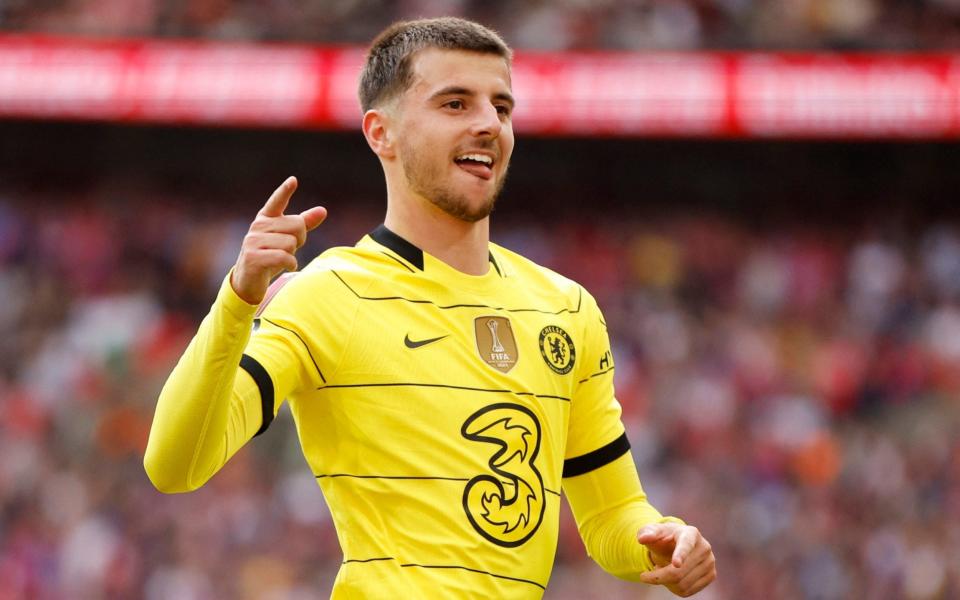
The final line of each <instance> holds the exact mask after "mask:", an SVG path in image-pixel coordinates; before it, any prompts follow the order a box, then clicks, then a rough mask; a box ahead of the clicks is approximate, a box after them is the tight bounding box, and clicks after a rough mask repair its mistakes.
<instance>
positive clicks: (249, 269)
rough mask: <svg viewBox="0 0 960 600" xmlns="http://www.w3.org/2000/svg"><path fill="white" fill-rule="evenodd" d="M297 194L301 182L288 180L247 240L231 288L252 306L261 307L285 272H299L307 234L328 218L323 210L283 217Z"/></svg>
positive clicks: (294, 179) (235, 267)
mask: <svg viewBox="0 0 960 600" xmlns="http://www.w3.org/2000/svg"><path fill="white" fill-rule="evenodd" d="M296 190H297V178H296V177H288V178H287V180H286V181H284V182H283V183H282V184H280V187H278V188H277V189H276V190H274V192H273V194H271V195H270V198H268V199H267V203H266V204H264V205H263V208H261V209H260V212H258V213H257V218H256V219H254V220H253V223H251V224H250V230H249V231H248V232H247V235H246V236H244V238H243V244H242V245H241V247H240V256H239V257H238V258H237V264H236V266H234V268H233V273H232V274H231V275H230V285H231V286H233V291H235V292H236V293H237V295H238V296H240V297H241V298H243V300H244V301H245V302H247V303H248V304H260V302H261V301H262V300H263V297H264V296H265V295H266V293H267V288H268V287H269V286H270V280H271V279H273V278H274V277H275V276H276V275H277V274H279V273H280V272H281V271H284V270H287V271H296V270H297V259H296V257H295V256H294V253H295V252H296V251H297V250H298V249H300V247H301V246H303V244H304V242H306V241H307V232H309V231H312V230H313V229H315V228H316V227H317V226H318V225H320V223H323V220H324V219H325V218H327V209H325V208H323V207H322V206H315V207H313V208H311V209H309V210H305V211H303V212H302V213H300V214H299V215H285V214H283V211H284V210H286V208H287V204H288V203H289V202H290V197H291V196H293V192H295V191H296Z"/></svg>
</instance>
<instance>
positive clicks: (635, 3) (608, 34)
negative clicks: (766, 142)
mask: <svg viewBox="0 0 960 600" xmlns="http://www.w3.org/2000/svg"><path fill="white" fill-rule="evenodd" d="M439 14H446V15H456V16H464V17H467V18H472V19H476V20H479V21H481V22H483V23H486V24H487V25H490V26H492V27H494V28H496V29H497V30H499V31H500V32H501V33H502V34H504V36H505V37H506V39H508V40H510V42H511V44H512V45H514V46H515V47H517V48H524V49H540V50H563V49H595V48H603V49H618V50H643V49H695V48H709V49H729V48H737V49H743V48H770V47H774V48H804V49H817V48H833V49H837V48H841V49H864V48H883V49H901V50H916V49H931V50H940V49H945V48H957V47H958V46H960V2H958V1H957V0H843V1H842V2H840V1H836V0H791V1H790V2H772V1H767V0H557V1H550V2H547V1H544V0H537V1H528V0H512V1H508V0H499V1H489V0H488V1H484V2H478V1H475V0H473V1H471V0H402V1H399V2H386V1H384V0H328V1H324V2H309V3H303V2H294V1H292V0H271V1H268V2H264V1H262V0H189V1H187V0H42V1H37V0H5V1H4V2H0V29H7V30H29V31H34V32H38V31H39V32H48V33H70V34H83V35H101V36H102V35H108V36H160V37H201V38H214V39H242V40H283V41H291V40H292V41H306V42H323V43H359V44H367V43H368V42H369V40H371V39H372V38H373V36H374V35H376V34H377V32H379V31H380V30H381V29H382V28H383V27H385V26H386V25H387V24H389V23H391V22H393V21H394V20H396V19H398V18H410V17H412V16H432V15H439Z"/></svg>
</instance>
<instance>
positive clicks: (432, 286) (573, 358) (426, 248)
mask: <svg viewBox="0 0 960 600" xmlns="http://www.w3.org/2000/svg"><path fill="white" fill-rule="evenodd" d="M510 61H511V51H510V49H509V48H508V47H507V46H506V44H505V43H504V42H503V40H502V39H501V38H500V37H499V36H498V35H497V34H496V33H494V32H492V31H490V30H488V29H486V28H484V27H482V26H480V25H477V24H475V23H472V22H468V21H464V20H460V19H454V18H444V19H432V20H421V21H412V22H403V23H397V24H394V25H393V26H391V27H390V28H388V29H387V30H385V31H384V32H383V33H382V34H380V36H379V37H378V38H377V39H376V40H375V41H374V42H373V45H372V48H371V49H370V52H369V54H368V56H367V59H366V64H365V66H364V69H363V73H362V75H361V81H360V102H361V105H362V108H363V111H364V114H363V134H364V136H365V137H366V140H367V142H368V144H369V145H370V148H371V149H372V150H373V152H374V153H375V154H376V155H377V157H378V158H379V160H380V163H381V164H382V166H383V171H384V175H385V177H386V183H387V211H386V217H385V219H384V222H383V225H381V226H379V227H377V228H376V229H375V230H374V231H372V232H371V233H370V234H369V235H366V236H364V237H363V238H362V239H361V240H360V241H359V242H358V243H357V245H356V246H354V247H349V248H331V249H329V250H327V251H326V252H324V253H323V254H321V255H320V256H319V257H317V258H315V259H314V260H313V261H312V262H310V264H309V265H307V266H306V268H304V269H303V270H302V271H299V272H297V271H296V270H297V266H298V265H297V260H296V258H295V256H294V254H295V252H296V251H297V249H298V248H300V247H301V246H302V245H303V243H304V240H305V238H306V236H307V234H308V232H309V231H310V230H312V229H314V228H315V227H317V226H318V225H320V223H321V222H322V221H323V220H324V218H325V217H326V210H325V209H324V208H322V207H314V208H310V209H309V210H306V211H304V212H301V213H299V214H296V213H295V212H294V213H289V212H288V204H289V201H290V198H291V196H292V195H293V193H294V191H295V190H296V187H297V182H296V179H294V178H292V177H291V178H289V179H287V180H286V181H285V182H284V183H283V184H282V185H281V186H280V187H279V188H277V190H276V191H275V192H274V193H273V195H272V196H270V198H269V199H268V200H267V202H266V204H264V206H263V208H262V209H261V210H260V212H259V213H258V214H257V217H256V219H255V220H254V221H253V223H252V225H251V226H250V230H249V232H248V233H247V235H246V237H245V238H244V241H243V245H242V247H241V249H240V255H239V257H238V259H237V262H236V265H235V266H234V268H233V269H232V270H231V272H230V274H229V276H228V277H225V279H224V283H223V286H222V287H221V289H220V292H219V294H218V296H217V299H216V301H215V302H214V304H213V307H212V308H211V310H210V314H209V315H208V316H207V317H206V318H205V319H204V321H203V323H202V325H201V326H200V329H199V331H198V332H197V335H196V337H195V338H194V339H193V341H192V342H191V343H190V345H189V347H188V348H187V350H186V352H185V353H184V355H183V357H182V358H181V359H180V362H179V364H178V365H177V366H176V368H175V369H174V371H173V373H172V374H171V375H170V378H169V380H168V381H167V383H166V385H165V386H164V388H163V391H162V392H161V394H160V399H159V402H158V405H157V412H156V416H155V419H154V422H153V427H152V429H151V431H150V441H149V445H148V447H147V452H146V457H145V461H144V462H145V466H146V470H147V473H148V475H149V476H150V479H151V481H153V483H154V485H155V486H156V487H157V488H158V489H159V490H161V491H163V492H185V491H190V490H194V489H196V488H198V487H200V486H201V485H203V483H204V482H206V481H207V480H208V479H209V478H210V477H211V476H212V475H213V474H214V473H216V472H217V470H219V469H220V468H221V467H222V466H223V465H224V463H226V461H227V460H228V459H229V458H230V457H231V456H232V455H233V454H234V453H235V452H236V451H237V450H238V449H239V448H240V447H241V446H242V445H243V444H244V443H245V442H247V440H249V439H251V438H252V437H254V436H256V435H258V434H259V433H261V432H263V431H264V430H265V429H266V428H267V427H268V426H269V425H270V422H271V420H272V419H273V418H274V415H275V414H276V413H277V410H278V408H279V406H280V404H281V402H283V401H284V400H286V401H287V402H289V404H290V409H291V412H292V413H293V417H294V420H295V422H296V427H297V431H298V434H299V437H300V442H301V445H302V447H303V452H304V455H305V457H306V459H307V462H308V464H309V466H310V468H311V469H312V470H313V473H314V475H315V476H316V479H317V483H318V484H319V485H320V487H321V488H322V490H323V493H324V496H325V498H326V500H327V502H328V504H329V506H330V510H331V512H332V515H333V519H334V522H335V524H336V529H337V534H338V537H339V539H340V545H341V547H342V549H343V564H342V566H341V567H340V571H339V574H338V576H337V579H336V582H335V583H334V586H333V598H389V599H396V598H410V599H412V598H468V597H469V598H498V599H499V598H539V597H541V596H542V594H543V592H544V590H545V589H546V586H547V583H548V581H549V579H550V571H551V568H552V565H553V557H554V553H555V550H556V545H557V531H558V518H559V514H560V501H561V491H563V492H564V493H565V494H566V496H567V499H568V501H569V502H570V506H571V507H572V509H573V514H574V516H575V518H576V521H577V525H578V527H579V531H580V534H581V536H582V537H583V540H584V543H585V545H586V547H587V550H588V551H589V553H590V556H591V557H593V559H594V560H596V561H597V562H598V563H599V564H600V565H601V566H602V567H603V568H604V569H606V570H607V571H609V572H610V573H613V574H614V575H616V576H618V577H622V578H625V579H630V580H634V581H641V582H644V583H649V584H661V585H664V586H666V587H667V588H669V589H670V590H671V591H673V592H674V593H675V594H677V595H680V596H689V595H692V594H695V593H696V592H698V591H699V590H701V589H703V588H704V587H706V586H707V585H709V584H710V582H712V581H713V580H714V579H715V578H716V569H715V560H714V556H713V552H712V550H711V549H710V544H709V543H708V542H707V540H706V539H704V537H703V536H702V535H701V534H700V532H699V531H698V530H697V529H696V528H695V527H691V526H688V525H686V524H684V523H683V522H682V521H680V520H679V519H676V518H672V517H663V516H662V515H661V514H660V513H659V512H657V510H656V509H655V508H654V507H653V506H651V505H650V504H649V503H648V502H647V498H646V495H645V494H644V492H643V489H642V488H641V486H640V481H639V478H638V476H637V471H636V467H635V465H634V462H633V459H632V457H631V455H630V446H629V444H628V442H627V437H626V434H625V433H624V428H623V424H622V423H621V420H620V406H619V404H618V403H617V400H616V399H615V397H614V390H613V369H614V365H613V357H612V355H611V352H610V344H609V340H608V336H607V331H606V326H605V324H604V321H603V317H602V315H601V313H600V310H599V308H598V307H597V304H596V301H595V300H594V299H593V297H591V296H590V294H589V293H587V292H586V291H585V290H584V289H583V288H582V287H580V286H579V285H577V284H576V283H574V282H573V281H570V280H569V279H566V278H564V277H562V276H560V275H558V274H556V273H554V272H552V271H549V270H548V269H545V268H543V267H540V266H538V265H535V264H533V263H532V262H530V261H529V260H526V259H525V258H523V257H521V256H519V255H517V254H514V253H513V252H510V251H509V250H507V249H505V248H502V247H500V246H498V245H496V244H493V243H491V242H490V239H489V233H490V230H489V226H490V219H489V215H490V212H491V210H492V209H493V205H494V200H495V199H496V197H497V194H498V192H499V191H500V188H501V187H502V186H503V182H504V179H505V177H506V174H507V167H508V166H509V164H510V155H511V153H512V151H513V144H514V137H513V128H512V125H511V114H512V112H513V107H514V98H513V96H512V94H511V81H510ZM282 271H287V273H286V274H284V275H281V276H280V278H278V279H276V281H273V283H272V284H271V281H272V280H273V278H274V277H276V276H277V275H278V274H280V273H281V272H282ZM585 592H586V590H585Z"/></svg>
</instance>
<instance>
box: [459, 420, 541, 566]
mask: <svg viewBox="0 0 960 600" xmlns="http://www.w3.org/2000/svg"><path fill="white" fill-rule="evenodd" d="M460 433H461V434H462V435H463V437H465V438H467V439H468V440H471V441H474V442H485V443H488V444H496V445H497V446H499V447H500V449H499V450H497V451H496V452H495V453H494V454H493V456H491V457H490V460H489V462H488V464H489V466H490V470H491V471H492V474H488V473H484V474H482V475H477V476H476V477H474V478H473V479H471V480H470V481H468V482H467V486H466V488H464V490H463V509H464V511H466V513H467V518H468V519H470V523H471V524H472V525H473V527H474V529H476V530H477V532H479V533H480V535H482V536H483V537H485V538H486V539H488V540H490V541H491V542H493V543H494V544H497V545H499V546H506V547H510V548H512V547H515V546H519V545H520V544H523V543H524V542H526V541H527V540H528V539H530V536H532V535H533V534H534V533H535V532H536V531H537V528H539V527H540V523H541V521H543V512H544V510H545V508H546V502H544V490H543V477H542V476H541V475H540V471H538V470H537V467H536V465H535V464H534V461H536V459H537V455H538V454H539V453H540V422H539V421H537V417H536V416H535V415H534V414H533V412H531V411H530V409H528V408H526V407H524V406H521V405H519V404H510V403H500V404H492V405H490V406H486V407H484V408H482V409H480V410H478V411H477V412H475V413H473V414H472V415H470V417H469V418H468V419H467V420H466V422H464V424H463V427H461V428H460Z"/></svg>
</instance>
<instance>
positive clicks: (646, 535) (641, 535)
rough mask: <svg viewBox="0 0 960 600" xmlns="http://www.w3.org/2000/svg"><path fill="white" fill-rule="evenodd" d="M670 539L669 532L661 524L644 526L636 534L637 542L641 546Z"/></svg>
mask: <svg viewBox="0 0 960 600" xmlns="http://www.w3.org/2000/svg"><path fill="white" fill-rule="evenodd" d="M669 537H670V530H669V529H668V528H667V527H664V526H663V525H661V524H653V525H646V526H644V527H643V528H641V529H640V531H638V532H637V541H638V542H640V543H641V544H644V545H646V544H655V543H657V542H662V541H665V540H666V539H668V538H669Z"/></svg>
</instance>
